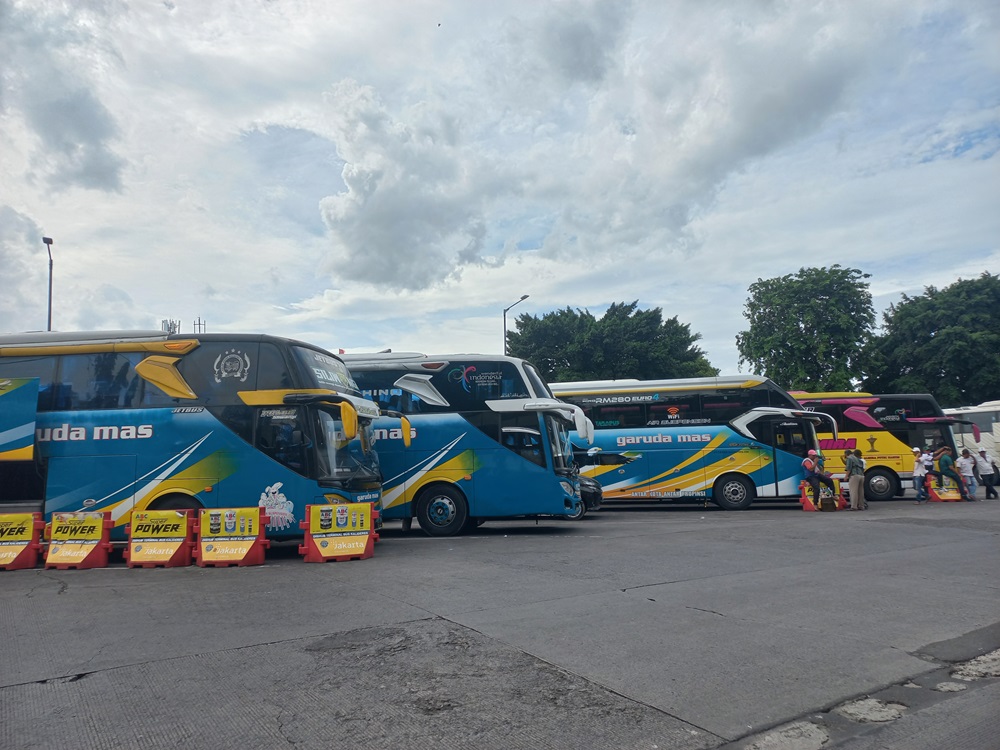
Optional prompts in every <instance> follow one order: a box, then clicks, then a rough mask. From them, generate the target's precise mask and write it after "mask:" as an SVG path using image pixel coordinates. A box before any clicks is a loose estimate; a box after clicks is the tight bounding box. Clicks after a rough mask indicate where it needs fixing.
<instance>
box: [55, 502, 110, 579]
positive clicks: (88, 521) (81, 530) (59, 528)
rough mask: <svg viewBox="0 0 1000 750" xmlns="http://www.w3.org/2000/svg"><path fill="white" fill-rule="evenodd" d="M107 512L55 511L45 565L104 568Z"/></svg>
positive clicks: (106, 560) (108, 524) (108, 518)
mask: <svg viewBox="0 0 1000 750" xmlns="http://www.w3.org/2000/svg"><path fill="white" fill-rule="evenodd" d="M110 527H111V519H110V517H109V515H108V514H107V513H106V512H99V511H90V512H87V511H82V512H79V513H53V514H52V522H51V524H50V529H51V532H50V535H49V549H48V552H47V554H46V555H45V567H46V568H101V567H104V566H105V565H107V564H108V551H109V550H110V549H111V544H110V543H109V542H108V532H109V530H110Z"/></svg>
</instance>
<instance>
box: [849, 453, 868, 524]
mask: <svg viewBox="0 0 1000 750" xmlns="http://www.w3.org/2000/svg"><path fill="white" fill-rule="evenodd" d="M845 468H846V469H847V487H848V492H850V493H851V510H864V509H865V508H866V507H868V504H867V503H866V502H865V465H864V463H863V462H862V461H861V451H859V450H856V451H854V453H852V454H850V455H849V456H847V459H846V463H845Z"/></svg>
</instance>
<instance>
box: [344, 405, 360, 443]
mask: <svg viewBox="0 0 1000 750" xmlns="http://www.w3.org/2000/svg"><path fill="white" fill-rule="evenodd" d="M340 421H341V422H343V424H344V437H345V438H347V439H348V440H354V438H356V437H357V436H358V412H357V411H356V410H355V408H354V407H353V406H352V405H351V403H350V402H349V401H341V402H340Z"/></svg>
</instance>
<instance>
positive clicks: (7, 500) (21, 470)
mask: <svg viewBox="0 0 1000 750" xmlns="http://www.w3.org/2000/svg"><path fill="white" fill-rule="evenodd" d="M37 408H38V378H7V379H0V513H34V512H39V511H42V510H43V506H44V499H45V471H44V468H45V465H44V464H43V463H42V461H41V459H40V456H39V454H38V451H37V450H36V448H35V413H36V409H37Z"/></svg>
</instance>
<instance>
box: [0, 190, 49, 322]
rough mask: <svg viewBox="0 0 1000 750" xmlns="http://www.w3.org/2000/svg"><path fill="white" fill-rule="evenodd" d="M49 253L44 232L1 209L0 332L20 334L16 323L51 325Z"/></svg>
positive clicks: (25, 220) (24, 217)
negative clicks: (47, 323) (0, 283)
mask: <svg viewBox="0 0 1000 750" xmlns="http://www.w3.org/2000/svg"><path fill="white" fill-rule="evenodd" d="M47 263H48V252H47V251H46V249H45V245H43V244H42V230H41V229H40V228H39V227H38V225H37V224H36V223H35V222H34V221H32V220H31V218H29V217H28V216H25V215H24V214H21V213H19V212H17V211H15V210H14V209H13V208H11V207H10V206H0V269H2V271H0V281H2V283H3V287H4V292H3V294H0V331H12V330H16V328H17V327H16V326H13V325H11V323H13V322H14V321H22V320H23V321H32V322H30V323H27V325H28V326H31V327H33V328H34V329H35V330H41V329H44V328H45V326H46V322H47V305H48V298H47V288H48V287H47V283H48V282H47V276H46V273H47V271H46V269H47V265H46V264H47Z"/></svg>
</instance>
